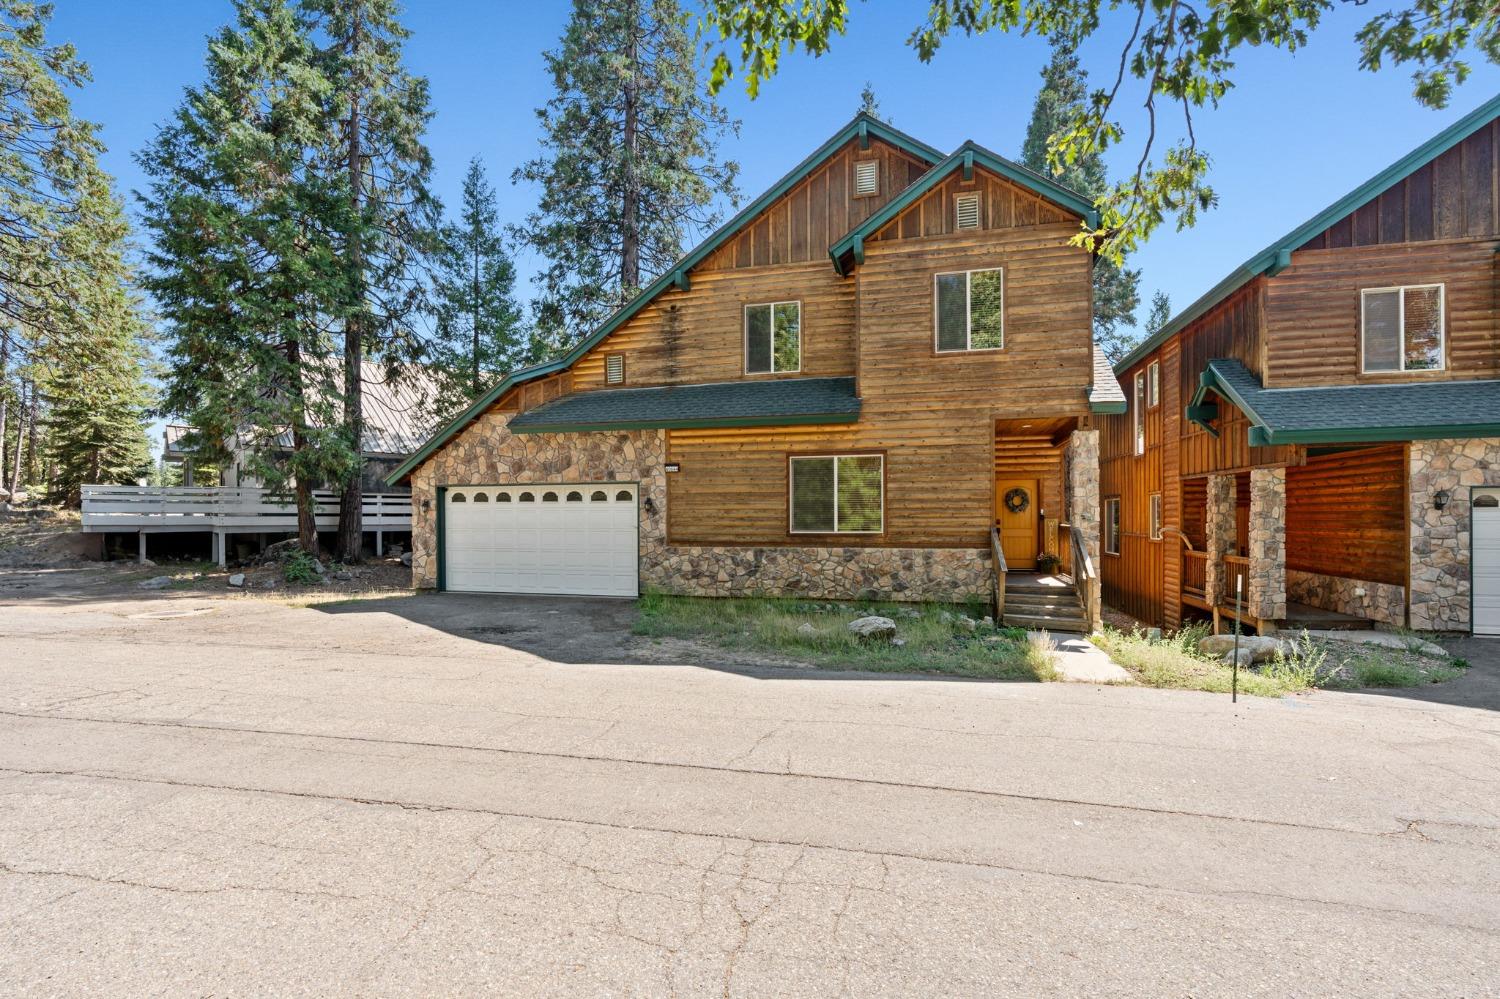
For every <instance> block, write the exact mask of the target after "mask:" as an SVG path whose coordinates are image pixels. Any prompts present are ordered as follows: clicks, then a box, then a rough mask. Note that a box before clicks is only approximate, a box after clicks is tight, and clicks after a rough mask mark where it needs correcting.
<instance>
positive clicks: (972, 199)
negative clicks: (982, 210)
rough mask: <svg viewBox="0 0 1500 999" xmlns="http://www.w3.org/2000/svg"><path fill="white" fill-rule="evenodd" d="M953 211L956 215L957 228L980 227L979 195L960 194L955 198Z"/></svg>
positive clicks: (955, 224)
mask: <svg viewBox="0 0 1500 999" xmlns="http://www.w3.org/2000/svg"><path fill="white" fill-rule="evenodd" d="M953 211H954V214H955V216H956V220H955V222H954V226H955V227H956V228H959V229H978V228H979V195H977V194H960V195H959V196H958V197H957V198H954V199H953Z"/></svg>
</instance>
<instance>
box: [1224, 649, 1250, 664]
mask: <svg viewBox="0 0 1500 999" xmlns="http://www.w3.org/2000/svg"><path fill="white" fill-rule="evenodd" d="M1234 659H1235V656H1234V650H1232V649H1231V650H1230V651H1229V652H1226V653H1224V661H1225V662H1226V663H1229V664H1230V665H1233V664H1234ZM1239 660H1240V665H1241V666H1249V665H1250V664H1251V663H1253V662H1255V653H1254V652H1251V651H1250V650H1249V649H1246V648H1243V647H1242V648H1241V649H1240V655H1239Z"/></svg>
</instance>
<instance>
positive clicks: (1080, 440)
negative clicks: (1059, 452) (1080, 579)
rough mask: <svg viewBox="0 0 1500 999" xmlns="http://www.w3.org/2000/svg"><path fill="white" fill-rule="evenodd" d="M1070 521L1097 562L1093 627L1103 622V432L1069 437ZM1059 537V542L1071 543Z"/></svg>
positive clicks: (1090, 612) (1091, 599)
mask: <svg viewBox="0 0 1500 999" xmlns="http://www.w3.org/2000/svg"><path fill="white" fill-rule="evenodd" d="M1067 465H1068V523H1070V524H1072V525H1073V526H1074V527H1076V528H1078V531H1079V533H1080V534H1081V535H1083V547H1084V550H1085V551H1087V552H1088V555H1089V560H1090V561H1091V562H1093V564H1094V578H1093V579H1092V580H1091V581H1090V583H1089V592H1088V594H1087V597H1088V606H1087V607H1085V608H1084V609H1083V610H1084V617H1085V620H1087V622H1088V625H1089V628H1090V629H1091V630H1092V629H1097V628H1098V627H1099V626H1100V624H1101V618H1102V615H1101V613H1100V603H1101V601H1100V586H1099V570H1100V565H1099V431H1097V430H1075V431H1073V434H1072V436H1071V437H1069V438H1068V452H1067ZM1067 543H1068V542H1067V541H1066V539H1059V541H1058V544H1060V545H1061V544H1067Z"/></svg>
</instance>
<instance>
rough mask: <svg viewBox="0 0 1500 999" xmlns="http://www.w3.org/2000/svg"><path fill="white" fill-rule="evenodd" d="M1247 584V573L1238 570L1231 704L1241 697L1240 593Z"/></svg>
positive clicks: (1230, 692)
mask: <svg viewBox="0 0 1500 999" xmlns="http://www.w3.org/2000/svg"><path fill="white" fill-rule="evenodd" d="M1244 586H1245V574H1244V573H1242V572H1237V573H1235V574H1234V673H1233V674H1232V677H1231V679H1230V681H1229V701H1230V703H1231V704H1233V703H1238V702H1239V699H1240V618H1241V616H1243V612H1242V611H1241V610H1240V595H1241V593H1242V591H1243V590H1244Z"/></svg>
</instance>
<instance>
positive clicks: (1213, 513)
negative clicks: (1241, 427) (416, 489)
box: [1203, 475, 1235, 607]
mask: <svg viewBox="0 0 1500 999" xmlns="http://www.w3.org/2000/svg"><path fill="white" fill-rule="evenodd" d="M1205 493H1206V494H1207V495H1206V497H1205V499H1204V505H1205V509H1204V511H1203V533H1204V539H1203V541H1204V549H1205V551H1207V553H1208V557H1207V559H1206V562H1207V565H1206V566H1205V567H1204V574H1203V583H1204V586H1203V592H1204V594H1205V595H1206V596H1207V597H1208V603H1209V606H1211V607H1217V606H1218V605H1220V604H1222V603H1223V602H1224V598H1225V595H1226V594H1228V595H1232V594H1233V593H1234V583H1233V581H1232V580H1226V579H1224V578H1223V577H1224V562H1223V558H1224V556H1225V555H1230V554H1233V553H1234V499H1235V496H1234V494H1235V490H1234V476H1233V475H1210V476H1209V477H1208V484H1207V488H1206V489H1205Z"/></svg>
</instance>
